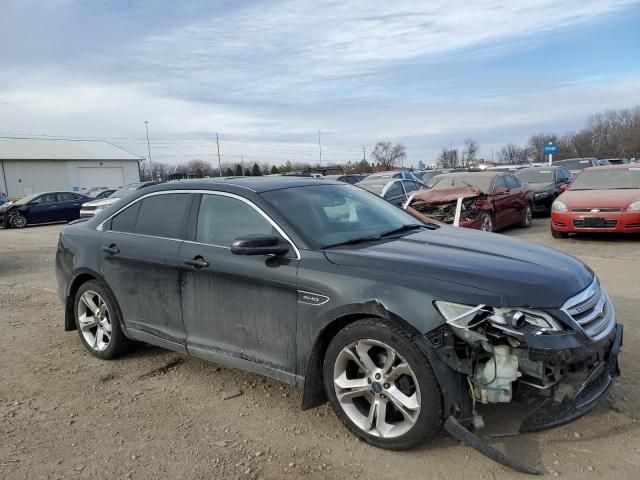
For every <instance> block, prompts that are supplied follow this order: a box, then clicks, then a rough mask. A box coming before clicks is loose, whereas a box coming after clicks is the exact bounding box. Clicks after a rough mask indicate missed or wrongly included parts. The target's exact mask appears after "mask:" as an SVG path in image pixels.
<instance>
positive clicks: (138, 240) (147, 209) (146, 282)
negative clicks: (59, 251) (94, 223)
mask: <svg viewBox="0 0 640 480" xmlns="http://www.w3.org/2000/svg"><path fill="white" fill-rule="evenodd" d="M191 197H192V196H191V195H190V194H187V193H171V194H162V193H161V192H158V193H157V194H154V195H151V196H148V197H145V198H144V199H143V200H140V201H137V202H135V203H133V204H132V205H131V206H129V207H127V208H126V209H125V210H123V211H122V212H120V213H118V214H117V215H115V216H114V217H113V219H111V220H110V221H109V222H108V223H107V225H106V229H105V231H104V232H103V233H102V238H101V242H100V245H101V250H100V252H99V254H100V255H101V256H102V275H103V278H104V279H105V281H106V282H107V284H108V285H109V287H110V288H111V290H112V291H113V293H114V294H115V297H116V300H117V302H118V305H119V306H120V310H121V312H122V317H123V321H124V323H125V326H126V327H127V330H128V332H129V333H130V334H131V336H132V337H133V338H137V339H139V340H145V339H146V338H147V337H145V335H146V336H149V335H151V336H153V337H154V340H155V339H161V340H164V342H163V345H164V346H166V347H167V348H173V349H174V350H181V351H184V349H185V348H184V343H185V338H186V333H185V328H184V322H183V320H182V308H181V306H180V270H179V268H178V267H179V265H178V254H179V251H180V245H181V244H182V241H183V240H182V239H183V238H184V231H185V228H186V223H187V221H188V220H187V217H188V212H189V208H190V203H191ZM150 341H153V340H151V339H150ZM155 343H158V342H157V341H155Z"/></svg>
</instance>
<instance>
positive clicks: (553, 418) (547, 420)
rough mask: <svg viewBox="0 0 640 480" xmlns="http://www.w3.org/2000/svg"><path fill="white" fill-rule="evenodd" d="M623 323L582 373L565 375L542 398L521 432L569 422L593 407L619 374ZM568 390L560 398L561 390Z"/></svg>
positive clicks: (535, 430)
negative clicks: (558, 386)
mask: <svg viewBox="0 0 640 480" xmlns="http://www.w3.org/2000/svg"><path fill="white" fill-rule="evenodd" d="M622 337H623V326H622V325H619V324H618V325H616V327H615V330H614V331H613V333H612V334H611V336H610V337H609V338H608V339H607V340H606V341H603V342H602V343H603V344H604V345H603V346H602V348H603V352H602V353H603V354H602V356H601V358H600V359H599V360H598V361H597V362H596V363H595V364H594V365H593V368H592V369H591V370H590V371H589V372H587V373H586V374H584V375H583V376H580V375H567V379H566V380H565V379H563V381H562V386H564V387H566V388H565V389H559V391H558V393H557V394H556V395H554V397H552V398H548V399H545V400H544V401H543V402H542V403H541V404H540V405H538V406H537V407H536V408H535V409H534V410H533V411H532V412H530V413H529V414H528V415H527V416H526V417H525V418H524V419H523V420H522V423H521V425H520V432H521V433H529V432H537V431H540V430H545V429H548V428H553V427H557V426H560V425H564V424H566V423H569V422H571V421H573V420H576V419H577V418H579V417H581V416H583V415H585V414H586V413H588V412H589V411H591V410H592V409H593V408H595V407H596V406H597V405H598V403H599V401H600V400H601V399H602V398H603V397H605V396H606V394H607V392H608V391H609V389H610V388H611V387H612V386H613V383H614V379H615V378H616V377H617V376H619V375H620V367H619V365H618V355H619V354H620V349H621V347H622ZM563 392H565V393H566V392H569V394H565V395H564V396H563V397H562V398H560V394H562V393H563Z"/></svg>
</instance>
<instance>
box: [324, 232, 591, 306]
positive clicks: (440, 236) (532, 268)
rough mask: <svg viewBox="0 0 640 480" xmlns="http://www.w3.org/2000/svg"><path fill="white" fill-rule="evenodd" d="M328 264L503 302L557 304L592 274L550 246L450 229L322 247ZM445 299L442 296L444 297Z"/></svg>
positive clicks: (586, 281)
mask: <svg viewBox="0 0 640 480" xmlns="http://www.w3.org/2000/svg"><path fill="white" fill-rule="evenodd" d="M325 255H326V256H327V258H328V260H329V261H330V262H332V263H335V264H339V265H346V266H352V267H360V268H373V269H376V270H385V271H389V272H397V273H404V274H408V275H417V276H420V277H424V278H433V279H437V280H439V281H444V282H451V283H456V284H463V285H468V286H471V287H475V288H479V289H483V290H485V291H488V292H491V293H493V294H496V295H499V296H500V297H501V299H502V300H501V301H502V302H504V303H503V305H504V306H509V307H531V308H559V307H560V306H562V305H563V304H564V303H565V302H566V300H567V299H569V298H570V297H572V296H574V295H575V294H577V293H578V292H580V291H582V290H584V289H585V288H587V287H588V286H589V285H590V284H591V282H592V281H593V272H592V271H591V270H590V269H589V267H587V266H586V265H584V264H583V263H582V262H580V261H579V260H577V259H575V258H573V257H570V256H568V255H565V254H564V253H561V252H558V251H556V250H553V249H551V248H547V247H543V246H540V245H536V244H534V243H529V242H525V241H522V240H518V239H514V238H510V237H505V236H503V235H498V234H494V233H486V232H480V231H477V230H469V229H465V228H456V227H440V228H438V229H437V230H431V231H421V232H417V233H415V234H412V235H407V236H405V237H402V238H398V239H392V240H388V241H383V242H377V243H366V244H357V245H350V246H344V247H340V248H335V249H329V250H326V251H325ZM445 300H446V299H445Z"/></svg>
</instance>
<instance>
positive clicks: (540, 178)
mask: <svg viewBox="0 0 640 480" xmlns="http://www.w3.org/2000/svg"><path fill="white" fill-rule="evenodd" d="M515 175H516V177H518V178H519V179H520V180H522V181H523V182H526V183H551V182H553V170H520V171H519V172H516V174H515Z"/></svg>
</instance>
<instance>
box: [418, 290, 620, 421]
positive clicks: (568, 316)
mask: <svg viewBox="0 0 640 480" xmlns="http://www.w3.org/2000/svg"><path fill="white" fill-rule="evenodd" d="M434 305H435V307H436V309H437V310H438V311H439V312H440V314H441V315H442V316H443V317H444V318H445V320H446V323H445V324H444V325H442V326H441V327H439V328H437V329H436V330H434V331H432V332H430V333H429V334H428V335H427V339H428V340H429V342H430V344H431V346H432V348H433V351H434V352H435V353H436V354H437V355H438V357H439V359H440V360H441V361H442V362H443V363H445V364H446V365H447V366H449V368H451V369H453V370H454V371H456V372H457V373H459V374H460V375H462V376H463V377H464V378H465V379H466V381H467V383H468V387H469V388H468V393H469V399H468V400H470V402H461V403H460V404H461V405H465V404H466V405H468V406H469V408H467V409H466V410H467V411H465V409H462V410H461V411H460V412H458V415H457V417H458V419H459V420H460V421H461V422H463V423H467V424H472V425H473V426H475V427H476V428H477V427H480V426H482V425H483V422H482V418H481V417H480V416H479V415H478V413H477V411H476V408H475V406H476V404H477V403H484V404H488V403H509V402H512V401H514V400H524V399H532V398H533V399H537V400H538V402H537V406H536V407H535V408H534V409H533V410H532V411H531V412H530V413H529V414H528V415H526V416H525V418H524V419H523V420H522V423H521V426H520V432H521V433H524V432H534V431H539V430H543V429H546V428H551V427H555V426H558V425H562V424H564V423H567V422H570V421H572V420H574V419H576V418H578V417H580V416H582V415H584V414H585V413H587V412H588V411H589V410H591V409H592V408H593V407H594V406H595V405H596V404H597V403H598V400H600V399H601V398H602V397H603V396H604V395H605V393H606V392H607V391H608V389H609V388H610V387H611V385H612V384H613V379H614V378H615V377H616V376H618V375H619V368H618V354H619V351H620V347H621V345H622V332H623V329H622V326H621V325H617V324H616V319H615V311H614V309H613V305H612V303H611V300H610V299H609V297H608V295H607V294H606V292H605V291H604V290H603V289H602V288H601V287H600V285H599V284H598V282H597V280H594V282H593V284H592V285H591V286H590V287H589V288H587V289H586V290H585V291H584V292H582V293H580V294H579V295H577V296H576V297H574V298H572V299H570V300H568V301H567V302H566V303H565V305H563V307H562V308H560V309H549V310H544V309H535V310H534V309H529V308H504V307H495V306H490V305H475V306H474V305H461V304H456V303H450V302H441V301H436V302H434Z"/></svg>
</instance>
